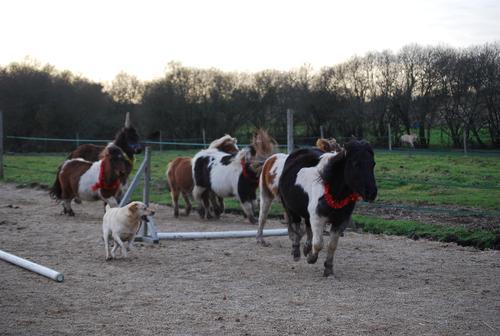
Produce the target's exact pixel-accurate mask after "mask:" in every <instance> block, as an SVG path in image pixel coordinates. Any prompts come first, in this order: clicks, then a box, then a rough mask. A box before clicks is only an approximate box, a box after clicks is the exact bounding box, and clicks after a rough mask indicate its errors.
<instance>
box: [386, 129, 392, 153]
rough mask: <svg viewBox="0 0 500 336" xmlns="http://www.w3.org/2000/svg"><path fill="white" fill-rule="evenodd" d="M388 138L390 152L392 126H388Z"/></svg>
mask: <svg viewBox="0 0 500 336" xmlns="http://www.w3.org/2000/svg"><path fill="white" fill-rule="evenodd" d="M387 137H388V138H389V150H390V151H391V150H392V137H391V124H387Z"/></svg>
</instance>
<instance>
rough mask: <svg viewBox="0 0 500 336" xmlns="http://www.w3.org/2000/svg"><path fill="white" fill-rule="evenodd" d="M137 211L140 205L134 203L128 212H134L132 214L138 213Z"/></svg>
mask: <svg viewBox="0 0 500 336" xmlns="http://www.w3.org/2000/svg"><path fill="white" fill-rule="evenodd" d="M137 210H139V204H137V203H133V204H131V205H130V206H129V207H128V211H130V212H132V213H136V212H137Z"/></svg>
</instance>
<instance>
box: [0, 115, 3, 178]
mask: <svg viewBox="0 0 500 336" xmlns="http://www.w3.org/2000/svg"><path fill="white" fill-rule="evenodd" d="M0 179H3V113H2V111H1V110H0Z"/></svg>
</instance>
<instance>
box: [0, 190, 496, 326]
mask: <svg viewBox="0 0 500 336" xmlns="http://www.w3.org/2000/svg"><path fill="white" fill-rule="evenodd" d="M74 209H75V212H76V217H73V218H70V217H66V216H62V215H61V214H60V213H61V208H60V205H57V204H55V203H54V202H53V201H52V200H50V199H49V197H48V194H47V191H43V190H35V189H17V188H16V187H15V186H14V185H11V184H0V237H1V238H0V241H1V242H0V249H2V250H4V251H7V252H10V253H13V254H16V255H18V256H21V257H24V258H27V259H29V260H32V261H35V262H38V263H40V264H42V265H45V266H48V267H51V268H53V269H56V270H58V271H60V272H63V273H64V275H65V281H64V282H63V283H57V282H54V281H52V280H49V279H47V278H44V277H42V276H40V275H37V274H34V273H31V272H29V271H25V270H23V269H21V268H19V267H16V266H13V265H11V264H9V263H6V262H3V261H0V274H1V276H0V279H1V282H0V316H1V318H0V334H1V335H391V334H392V335H482V336H483V335H499V334H500V258H499V256H500V253H499V251H492V250H486V251H480V250H476V249H473V248H464V247H459V246H457V245H455V244H445V243H439V242H431V241H425V240H418V241H413V240H410V239H407V238H403V237H395V236H383V235H371V234H360V233H355V232H346V234H345V236H344V237H343V238H341V240H340V243H339V248H338V250H337V253H336V258H335V265H334V272H335V277H330V278H324V277H323V276H322V273H323V261H324V258H325V254H324V253H322V254H320V258H319V260H318V263H317V264H315V265H309V264H307V263H306V261H305V259H304V258H303V259H301V260H300V261H299V262H293V261H292V257H291V255H290V245H291V244H290V242H289V240H288V237H271V238H268V241H269V242H270V243H271V244H272V245H271V246H270V247H262V246H259V245H257V244H256V243H255V239H253V238H244V239H225V240H197V241H161V242H160V244H158V245H150V244H147V243H138V244H136V246H135V249H133V250H132V251H131V253H130V254H129V257H128V258H127V259H123V258H120V259H117V260H113V261H108V262H106V261H105V260H104V247H103V243H102V241H101V238H100V232H101V222H102V215H103V207H102V204H101V203H100V202H95V203H84V204H82V205H75V206H74ZM172 213H173V211H172V209H171V208H170V207H163V206H158V207H157V216H156V223H157V226H158V228H159V231H198V230H199V231H213V230H248V229H256V227H251V226H250V225H249V224H247V222H246V221H245V220H244V219H243V218H242V217H240V216H236V215H231V214H225V215H224V216H223V218H222V219H221V220H219V221H209V222H205V221H200V220H199V218H198V217H197V215H196V214H192V215H191V216H190V217H181V218H179V219H175V218H173V215H172ZM281 227H283V225H282V224H281V223H279V222H278V221H270V222H269V224H268V225H267V228H281Z"/></svg>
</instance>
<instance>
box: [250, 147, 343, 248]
mask: <svg viewBox="0 0 500 336" xmlns="http://www.w3.org/2000/svg"><path fill="white" fill-rule="evenodd" d="M316 148H318V149H319V150H321V151H323V152H340V151H341V150H342V149H343V147H342V146H341V145H340V144H339V143H337V140H335V139H334V138H330V139H325V138H319V139H318V140H316ZM287 158H288V155H287V154H283V153H278V154H274V155H271V156H270V157H269V158H268V159H267V160H266V161H265V162H264V165H263V166H262V173H261V174H260V179H259V199H260V202H259V203H260V211H259V228H258V229H257V236H256V239H257V243H258V244H262V245H263V246H270V244H269V243H267V242H266V241H264V237H263V231H264V226H265V224H266V221H267V216H268V214H269V209H270V207H271V204H272V202H273V200H275V199H276V198H278V197H279V193H278V191H279V188H278V185H279V180H280V177H281V174H282V173H283V168H284V166H285V161H286V159H287ZM285 221H288V218H287V215H286V212H285Z"/></svg>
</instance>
